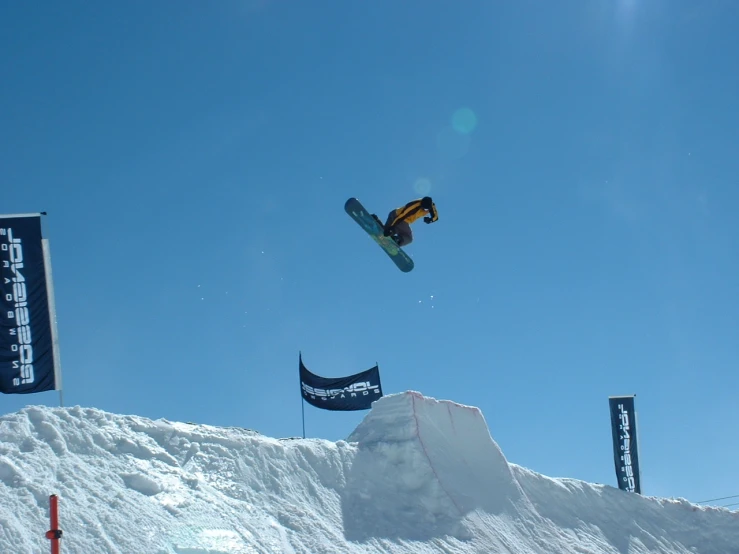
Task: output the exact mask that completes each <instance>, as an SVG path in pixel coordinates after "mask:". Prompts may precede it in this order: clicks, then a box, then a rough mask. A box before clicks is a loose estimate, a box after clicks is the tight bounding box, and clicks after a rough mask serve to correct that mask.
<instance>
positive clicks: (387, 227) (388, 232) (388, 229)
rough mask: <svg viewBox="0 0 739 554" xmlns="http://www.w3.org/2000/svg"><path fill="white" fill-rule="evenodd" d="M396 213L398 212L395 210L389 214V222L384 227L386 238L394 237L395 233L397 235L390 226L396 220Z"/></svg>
mask: <svg viewBox="0 0 739 554" xmlns="http://www.w3.org/2000/svg"><path fill="white" fill-rule="evenodd" d="M396 212H397V210H393V211H392V212H390V213H389V214H387V220H386V221H385V225H383V226H382V227H383V231H384V235H385V236H386V237H389V236H390V235H392V234H393V233H395V229H394V228H392V227H390V224H391V223H392V222H393V220H395V214H396Z"/></svg>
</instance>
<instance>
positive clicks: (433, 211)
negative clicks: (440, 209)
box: [423, 202, 439, 223]
mask: <svg viewBox="0 0 739 554" xmlns="http://www.w3.org/2000/svg"><path fill="white" fill-rule="evenodd" d="M438 219H439V214H438V213H437V212H436V204H434V203H433V202H432V203H431V209H430V210H429V217H424V218H423V220H424V221H425V222H426V223H433V222H434V221H438Z"/></svg>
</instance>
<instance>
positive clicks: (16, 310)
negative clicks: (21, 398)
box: [0, 214, 60, 394]
mask: <svg viewBox="0 0 739 554" xmlns="http://www.w3.org/2000/svg"><path fill="white" fill-rule="evenodd" d="M46 258H47V256H46V249H45V245H44V240H43V238H42V236H41V215H40V214H23V215H7V216H5V215H0V392H2V393H4V394H28V393H36V392H43V391H49V390H56V389H58V388H60V387H58V386H57V373H58V371H57V370H58V368H57V367H56V365H57V356H56V355H55V354H56V347H55V346H56V345H55V328H54V327H53V325H52V323H53V319H52V311H53V306H52V302H50V301H49V298H50V296H49V293H50V292H53V291H52V290H51V283H47V274H49V273H48V272H47V269H48V268H47V266H46V261H47V260H46Z"/></svg>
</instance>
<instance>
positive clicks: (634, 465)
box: [608, 396, 641, 494]
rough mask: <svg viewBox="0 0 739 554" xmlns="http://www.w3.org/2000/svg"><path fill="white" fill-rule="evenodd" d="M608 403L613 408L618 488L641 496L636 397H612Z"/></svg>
mask: <svg viewBox="0 0 739 554" xmlns="http://www.w3.org/2000/svg"><path fill="white" fill-rule="evenodd" d="M608 402H609V404H610V408H611V432H612V435H613V459H614V463H615V465H616V477H617V479H618V488H619V489H621V490H622V491H627V492H635V493H637V494H641V479H640V476H639V450H638V449H637V444H636V411H635V410H634V397H633V396H611V397H609V398H608Z"/></svg>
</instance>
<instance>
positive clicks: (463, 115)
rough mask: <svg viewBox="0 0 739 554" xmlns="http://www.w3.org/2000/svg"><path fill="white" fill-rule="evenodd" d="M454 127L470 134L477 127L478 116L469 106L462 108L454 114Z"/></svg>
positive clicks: (465, 133) (462, 132)
mask: <svg viewBox="0 0 739 554" xmlns="http://www.w3.org/2000/svg"><path fill="white" fill-rule="evenodd" d="M452 127H454V130H455V131H457V132H458V133H461V134H463V135H468V134H470V133H471V132H472V131H474V130H475V127H477V116H476V115H475V112H473V111H472V110H471V109H469V108H460V109H458V110H457V111H456V112H454V114H452Z"/></svg>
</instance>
